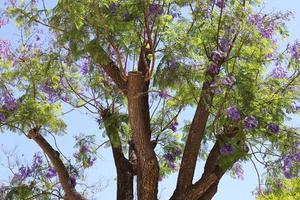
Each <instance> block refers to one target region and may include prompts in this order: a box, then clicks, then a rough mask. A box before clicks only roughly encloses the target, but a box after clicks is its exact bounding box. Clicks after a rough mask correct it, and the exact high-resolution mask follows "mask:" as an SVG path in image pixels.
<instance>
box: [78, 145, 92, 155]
mask: <svg viewBox="0 0 300 200" xmlns="http://www.w3.org/2000/svg"><path fill="white" fill-rule="evenodd" d="M80 152H81V153H89V152H91V149H90V147H89V146H87V145H82V146H81V148H80Z"/></svg>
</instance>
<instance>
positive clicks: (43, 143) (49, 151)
mask: <svg viewBox="0 0 300 200" xmlns="http://www.w3.org/2000/svg"><path fill="white" fill-rule="evenodd" d="M28 137H29V138H30V139H32V140H34V141H35V142H36V143H37V144H38V145H39V146H40V147H41V149H42V150H43V151H44V152H45V153H46V155H47V156H48V157H49V159H50V161H51V163H52V165H53V167H54V169H55V170H56V171H57V174H58V178H59V181H60V183H61V185H62V188H63V190H64V192H65V196H64V200H86V199H85V198H84V197H83V196H82V195H80V194H79V193H78V192H77V191H76V189H75V188H74V186H73V185H72V183H71V179H70V175H69V172H68V170H67V168H66V166H65V165H64V163H63V161H62V160H61V159H60V157H59V153H58V152H57V151H55V150H54V149H53V148H52V146H51V145H50V144H49V143H48V142H47V140H46V139H45V138H44V137H43V136H42V135H41V134H40V133H39V132H38V130H37V129H32V130H30V131H29V133H28Z"/></svg>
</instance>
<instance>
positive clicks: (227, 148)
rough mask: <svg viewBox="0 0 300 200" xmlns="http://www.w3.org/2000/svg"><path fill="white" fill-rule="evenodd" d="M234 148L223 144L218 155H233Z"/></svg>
mask: <svg viewBox="0 0 300 200" xmlns="http://www.w3.org/2000/svg"><path fill="white" fill-rule="evenodd" d="M233 152H234V148H233V147H232V146H231V145H228V144H225V145H223V146H222V147H221V149H220V153H221V154H222V155H230V154H233Z"/></svg>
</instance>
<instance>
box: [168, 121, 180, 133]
mask: <svg viewBox="0 0 300 200" xmlns="http://www.w3.org/2000/svg"><path fill="white" fill-rule="evenodd" d="M177 126H178V122H177V121H176V120H175V121H173V122H172V123H171V124H170V125H169V128H170V129H171V130H172V131H173V132H176V131H177Z"/></svg>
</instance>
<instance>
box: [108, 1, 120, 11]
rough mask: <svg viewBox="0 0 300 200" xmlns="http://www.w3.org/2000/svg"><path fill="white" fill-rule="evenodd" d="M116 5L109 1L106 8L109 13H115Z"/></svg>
mask: <svg viewBox="0 0 300 200" xmlns="http://www.w3.org/2000/svg"><path fill="white" fill-rule="evenodd" d="M117 8H118V5H117V4H116V3H111V4H110V5H109V7H108V10H109V12H110V13H111V14H116V12H117Z"/></svg>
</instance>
